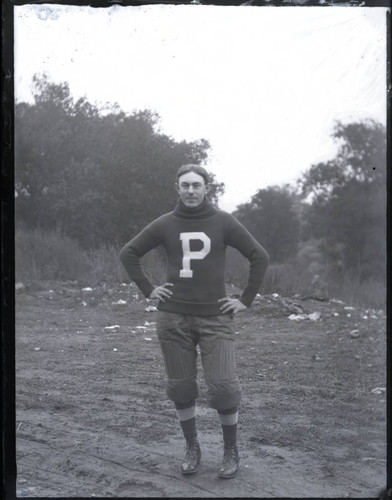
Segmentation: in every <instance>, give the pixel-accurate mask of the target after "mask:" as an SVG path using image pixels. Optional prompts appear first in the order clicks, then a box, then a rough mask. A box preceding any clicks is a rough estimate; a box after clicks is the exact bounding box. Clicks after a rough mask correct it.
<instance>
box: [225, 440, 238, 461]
mask: <svg viewBox="0 0 392 500" xmlns="http://www.w3.org/2000/svg"><path fill="white" fill-rule="evenodd" d="M237 459H238V452H237V446H236V445H235V444H234V443H226V444H225V447H224V454H223V460H224V461H225V462H226V461H232V460H233V461H235V462H236V461H237Z"/></svg>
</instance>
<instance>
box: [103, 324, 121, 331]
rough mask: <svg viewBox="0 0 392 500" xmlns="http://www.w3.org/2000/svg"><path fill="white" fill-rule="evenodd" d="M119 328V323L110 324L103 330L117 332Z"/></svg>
mask: <svg viewBox="0 0 392 500" xmlns="http://www.w3.org/2000/svg"><path fill="white" fill-rule="evenodd" d="M119 329H120V325H112V326H105V328H104V330H105V332H112V333H115V332H118V331H119Z"/></svg>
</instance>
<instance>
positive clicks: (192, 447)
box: [185, 440, 200, 461]
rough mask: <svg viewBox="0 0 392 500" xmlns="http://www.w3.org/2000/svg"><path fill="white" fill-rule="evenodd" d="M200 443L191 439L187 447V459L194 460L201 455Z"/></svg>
mask: <svg viewBox="0 0 392 500" xmlns="http://www.w3.org/2000/svg"><path fill="white" fill-rule="evenodd" d="M199 448H200V447H199V443H198V442H197V441H195V440H192V441H189V442H188V443H187V447H186V454H185V460H186V461H194V460H197V458H198V456H199Z"/></svg>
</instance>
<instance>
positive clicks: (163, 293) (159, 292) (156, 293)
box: [148, 283, 173, 302]
mask: <svg viewBox="0 0 392 500" xmlns="http://www.w3.org/2000/svg"><path fill="white" fill-rule="evenodd" d="M170 286H173V283H165V284H164V285H160V286H156V287H155V288H154V290H153V291H152V292H151V293H150V296H149V297H148V298H149V299H152V300H153V299H157V300H160V301H162V302H165V300H166V299H170V297H171V296H172V295H173V292H172V291H171V290H169V289H168V287H170Z"/></svg>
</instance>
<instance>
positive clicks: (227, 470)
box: [218, 442, 240, 479]
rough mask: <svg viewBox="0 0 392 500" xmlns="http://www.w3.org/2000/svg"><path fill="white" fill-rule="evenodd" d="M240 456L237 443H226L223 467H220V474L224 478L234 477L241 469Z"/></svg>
mask: <svg viewBox="0 0 392 500" xmlns="http://www.w3.org/2000/svg"><path fill="white" fill-rule="evenodd" d="M239 463H240V458H239V456H238V448H237V445H236V443H230V442H227V443H225V450H224V455H223V462H222V467H221V468H220V469H219V472H218V476H219V477H221V478H222V479H230V478H232V477H234V476H235V475H236V474H237V472H238V469H239Z"/></svg>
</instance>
